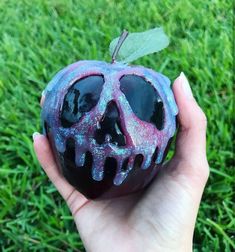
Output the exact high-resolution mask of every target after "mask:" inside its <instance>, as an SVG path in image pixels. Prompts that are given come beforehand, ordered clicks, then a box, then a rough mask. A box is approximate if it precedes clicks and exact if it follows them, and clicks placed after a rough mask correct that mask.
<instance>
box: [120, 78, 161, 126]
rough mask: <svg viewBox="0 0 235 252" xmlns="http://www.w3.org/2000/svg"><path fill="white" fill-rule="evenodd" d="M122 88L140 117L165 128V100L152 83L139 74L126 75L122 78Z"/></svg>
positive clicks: (133, 109)
mask: <svg viewBox="0 0 235 252" xmlns="http://www.w3.org/2000/svg"><path fill="white" fill-rule="evenodd" d="M120 89H121V91H122V92H123V93H124V94H125V96H126V99H127V101H128V102H129V104H130V106H131V109H132V111H133V112H134V113H135V115H136V116H137V117H138V118H139V119H141V120H142V121H145V122H151V123H153V124H154V125H155V126H156V127H157V129H159V130H161V129H162V128H163V126H164V110H163V102H162V99H161V97H160V96H159V95H158V93H157V90H156V89H154V87H153V86H152V85H151V83H148V82H147V81H146V80H145V79H144V78H143V77H141V76H138V75H133V74H132V75H124V76H123V77H122V78H121V79H120Z"/></svg>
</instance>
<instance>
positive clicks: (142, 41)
mask: <svg viewBox="0 0 235 252" xmlns="http://www.w3.org/2000/svg"><path fill="white" fill-rule="evenodd" d="M119 38H120V37H118V38H115V39H114V40H113V41H112V42H111V43H110V45H109V52H110V55H112V54H113V52H114V50H115V47H116V46H117V43H118V40H119ZM168 45H169V38H168V37H167V35H166V34H165V33H164V31H163V29H162V27H160V28H154V29H151V30H148V31H145V32H135V33H129V34H128V36H127V38H126V39H125V41H124V42H123V44H122V46H121V48H120V50H119V52H118V54H117V57H116V60H117V61H119V62H122V63H129V62H132V61H134V60H136V59H138V58H140V57H143V56H145V55H148V54H152V53H155V52H158V51H160V50H162V49H164V48H166V47H167V46H168Z"/></svg>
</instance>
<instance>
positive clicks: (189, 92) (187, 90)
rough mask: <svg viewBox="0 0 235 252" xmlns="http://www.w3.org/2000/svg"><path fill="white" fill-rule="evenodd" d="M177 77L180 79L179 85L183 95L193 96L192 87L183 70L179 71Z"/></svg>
mask: <svg viewBox="0 0 235 252" xmlns="http://www.w3.org/2000/svg"><path fill="white" fill-rule="evenodd" d="M179 77H180V80H181V85H182V89H183V92H184V94H185V96H187V97H188V98H193V93H192V89H191V87H190V85H189V82H188V79H187V78H186V76H185V74H184V72H181V73H180V76H179Z"/></svg>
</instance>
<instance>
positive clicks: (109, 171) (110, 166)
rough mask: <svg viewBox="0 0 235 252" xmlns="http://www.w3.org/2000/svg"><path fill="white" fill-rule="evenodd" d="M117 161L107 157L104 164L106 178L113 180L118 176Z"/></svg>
mask: <svg viewBox="0 0 235 252" xmlns="http://www.w3.org/2000/svg"><path fill="white" fill-rule="evenodd" d="M116 170H117V160H116V159H115V158H112V157H107V158H106V159H105V163H104V177H105V178H110V179H113V178H114V176H115V175H116Z"/></svg>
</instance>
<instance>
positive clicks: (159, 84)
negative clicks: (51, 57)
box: [42, 61, 178, 186]
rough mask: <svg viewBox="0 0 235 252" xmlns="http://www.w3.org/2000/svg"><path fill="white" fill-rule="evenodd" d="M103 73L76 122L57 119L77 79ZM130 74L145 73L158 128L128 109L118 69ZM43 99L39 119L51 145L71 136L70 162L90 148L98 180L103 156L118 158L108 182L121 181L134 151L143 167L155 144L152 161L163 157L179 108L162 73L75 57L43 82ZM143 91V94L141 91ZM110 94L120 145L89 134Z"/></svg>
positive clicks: (80, 161)
mask: <svg viewBox="0 0 235 252" xmlns="http://www.w3.org/2000/svg"><path fill="white" fill-rule="evenodd" d="M95 74H98V75H99V74H101V75H103V76H104V84H103V89H102V91H101V95H100V99H99V101H98V103H97V104H96V106H95V107H94V108H93V109H92V110H91V111H89V112H87V113H85V114H84V116H83V117H82V118H81V119H80V121H79V122H78V123H75V125H73V126H72V127H70V128H64V127H62V125H61V121H60V114H61V110H62V106H63V101H64V98H65V95H66V94H67V92H68V89H69V88H70V87H71V85H73V84H74V83H75V82H76V81H77V80H78V79H80V78H83V77H85V76H89V75H95ZM128 74H135V75H138V76H142V77H143V78H145V79H146V80H147V81H148V82H149V83H151V85H153V87H154V88H155V89H156V90H157V92H158V94H159V96H160V97H161V99H162V101H163V103H164V111H165V117H164V118H165V121H164V128H163V129H162V130H160V131H159V130H157V128H156V127H155V126H154V125H152V124H151V123H147V122H143V121H141V120H140V119H139V118H138V117H137V116H136V115H135V114H134V113H133V111H132V109H131V107H130V105H129V103H128V101H127V100H126V97H125V95H124V94H123V93H122V92H121V90H120V83H119V79H120V78H121V77H122V76H123V75H128ZM45 94H46V97H45V102H44V106H43V110H42V121H43V122H46V123H47V125H48V126H49V127H50V129H51V133H52V136H53V139H54V143H55V147H56V149H57V151H58V152H61V153H63V152H64V151H65V149H66V141H67V139H68V138H73V139H74V140H75V162H76V165H77V166H81V165H82V164H83V163H84V160H85V153H86V151H89V152H90V153H92V156H93V167H92V178H93V179H94V180H95V181H101V180H102V179H103V176H104V161H105V159H106V158H107V157H114V158H115V159H116V160H117V164H118V165H117V172H116V175H115V177H114V180H113V183H114V185H116V186H118V185H121V184H122V183H123V182H124V181H125V179H126V178H127V176H128V174H129V172H130V171H131V170H132V168H133V160H134V158H135V156H136V155H138V154H142V155H143V157H144V160H143V163H142V169H145V170H146V169H148V167H150V164H151V162H152V157H153V154H154V152H155V149H156V147H158V155H157V159H156V164H160V163H161V162H162V161H163V155H164V153H165V149H166V146H167V143H168V141H169V139H170V138H171V137H172V136H173V135H174V133H175V130H176V122H175V116H176V115H177V113H178V108H177V106H176V103H175V99H174V96H173V93H172V90H171V88H170V81H169V79H168V78H167V77H165V76H163V75H162V74H159V73H156V72H154V71H153V70H151V69H147V68H144V67H141V66H127V65H124V64H121V63H114V64H109V63H106V62H100V61H79V62H77V63H74V64H72V65H70V66H68V67H66V68H65V69H63V70H61V71H60V72H59V73H58V74H57V75H56V76H55V77H54V78H53V79H52V81H51V82H50V83H49V84H48V86H47V88H46V90H45ZM143 95H144V94H143ZM112 100H114V101H115V103H116V104H117V107H118V110H119V112H120V118H121V124H122V125H121V126H122V129H123V131H124V134H125V136H126V139H127V143H126V146H124V147H119V146H115V145H114V144H112V143H108V142H107V143H104V144H103V145H98V144H97V143H96V141H95V140H94V133H95V131H96V130H97V128H99V124H100V120H101V118H102V116H103V115H104V113H105V110H106V107H107V104H108V103H109V102H110V101H112ZM126 158H129V162H128V165H127V167H128V168H127V169H126V170H125V171H123V170H122V169H121V167H122V164H123V162H124V161H125V159H126Z"/></svg>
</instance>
